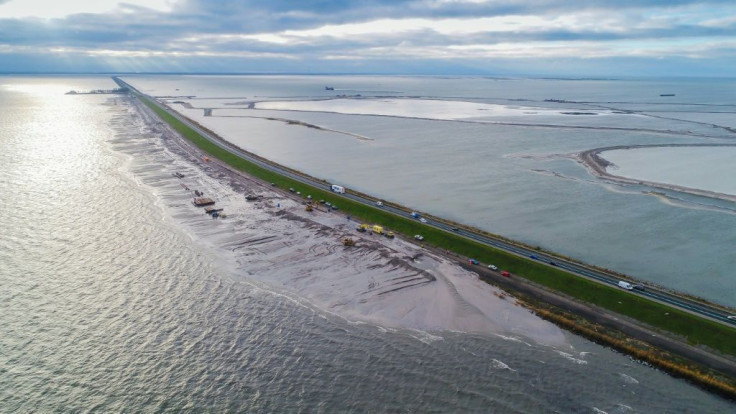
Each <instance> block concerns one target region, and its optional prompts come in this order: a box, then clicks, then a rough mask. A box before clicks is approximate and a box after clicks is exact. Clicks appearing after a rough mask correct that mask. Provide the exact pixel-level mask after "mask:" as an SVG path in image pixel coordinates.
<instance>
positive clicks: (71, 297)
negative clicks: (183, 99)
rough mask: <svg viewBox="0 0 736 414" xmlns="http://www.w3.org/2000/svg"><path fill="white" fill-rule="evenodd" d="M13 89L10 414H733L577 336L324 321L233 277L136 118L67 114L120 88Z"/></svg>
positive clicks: (6, 285)
mask: <svg viewBox="0 0 736 414" xmlns="http://www.w3.org/2000/svg"><path fill="white" fill-rule="evenodd" d="M0 85H2V87H0V102H1V103H2V104H3V107H4V108H5V110H4V111H3V112H2V113H0V146H1V148H2V151H0V182H2V185H3V191H2V192H0V198H1V199H2V205H3V207H4V208H3V209H0V228H2V233H1V234H0V247H2V248H0V264H1V266H0V284H1V285H2V286H3V289H1V290H0V411H1V412H93V411H94V412H202V411H207V412H223V411H229V412H346V411H347V412H350V411H353V412H385V411H413V412H457V411H474V412H519V413H532V412H565V413H568V412H584V413H585V412H595V410H596V409H597V410H602V411H605V412H608V413H625V412H723V413H725V412H732V410H733V408H734V406H733V405H732V404H730V403H728V402H726V401H724V400H721V399H719V398H717V397H713V396H711V395H709V394H707V393H704V392H702V391H700V390H698V389H696V388H694V387H692V386H690V385H688V384H687V383H685V382H683V381H679V380H676V379H673V378H670V377H668V376H666V375H663V374H662V373H660V372H658V371H656V370H653V369H651V368H648V367H645V366H642V365H640V364H638V363H636V362H633V361H631V360H630V359H629V358H627V357H624V356H621V355H619V354H617V353H615V352H611V351H610V350H607V349H605V348H602V347H599V346H597V345H595V344H592V343H589V342H587V341H584V340H582V339H579V338H576V337H574V336H569V338H568V339H569V341H570V342H571V344H572V346H573V347H572V348H565V349H558V348H554V347H547V346H541V345H535V344H533V343H528V342H526V341H524V340H523V339H518V338H509V337H501V336H496V335H480V334H463V333H457V332H454V333H453V332H432V333H431V334H430V333H422V332H417V331H412V330H401V329H385V328H383V327H381V326H376V325H371V324H365V323H351V322H348V321H346V320H344V319H342V318H340V317H339V315H333V314H330V313H326V312H323V311H320V310H318V309H316V308H315V307H314V306H311V304H310V303H309V302H308V301H305V300H303V299H302V298H299V297H295V296H294V295H291V294H289V293H288V292H284V291H282V290H280V289H278V288H277V287H275V286H271V285H269V284H268V283H265V282H263V281H258V280H255V279H254V278H252V277H250V276H249V275H247V274H241V273H238V272H236V271H234V270H233V269H234V268H233V267H232V263H230V261H229V260H228V259H227V256H226V255H224V254H223V253H222V252H220V251H218V249H217V248H216V246H211V245H209V244H207V243H206V242H203V241H202V240H201V239H200V237H198V236H197V231H192V228H193V226H196V225H197V222H195V221H192V220H191V219H189V218H188V217H186V216H180V215H177V214H175V212H176V211H177V210H176V208H177V204H176V202H172V199H171V198H167V197H165V195H162V193H165V191H166V186H165V185H164V184H163V183H164V182H165V179H166V178H167V177H168V178H169V179H170V178H171V174H170V173H171V169H170V168H171V166H172V165H175V166H177V168H180V167H181V168H188V171H196V167H195V166H192V165H189V164H188V162H187V160H185V159H181V158H179V157H177V156H176V155H175V154H172V153H170V152H168V151H167V150H166V149H165V147H164V146H162V145H161V142H160V140H159V139H158V136H159V135H158V134H156V133H155V132H152V131H151V130H150V129H148V128H147V127H146V126H145V125H143V124H142V121H141V119H140V117H138V116H136V115H135V113H134V112H133V111H132V109H131V107H130V106H129V105H128V104H127V103H126V102H125V101H123V100H120V99H110V98H109V97H105V96H74V97H71V96H64V95H62V94H63V92H64V91H66V90H68V89H72V88H74V89H84V88H94V87H109V86H111V83H110V81H109V80H108V79H105V78H91V79H86V78H32V77H31V78H9V77H5V78H0ZM200 174H201V173H200ZM198 179H200V180H202V181H203V182H204V181H207V180H209V181H208V182H213V183H214V182H216V180H215V178H211V177H207V176H205V175H204V174H202V175H201V176H200V177H199V178H198ZM213 185H214V184H213ZM226 187H227V186H225V185H223V188H226ZM222 191H225V190H222Z"/></svg>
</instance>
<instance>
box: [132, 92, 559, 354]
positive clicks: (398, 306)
mask: <svg viewBox="0 0 736 414" xmlns="http://www.w3.org/2000/svg"><path fill="white" fill-rule="evenodd" d="M131 105H132V106H134V108H135V109H136V110H137V112H138V113H139V114H142V118H144V120H145V122H146V123H147V124H148V125H149V126H150V125H155V122H156V121H155V120H154V119H155V118H154V117H155V116H156V115H155V114H154V113H153V111H151V110H150V109H149V108H148V107H146V106H145V105H143V104H142V103H141V102H140V101H138V100H134V101H132V104H131ZM149 111H150V112H149ZM151 120H154V121H153V122H154V124H151ZM156 129H157V132H158V133H159V134H163V135H164V137H163V138H162V139H163V146H164V147H165V148H167V149H168V150H169V151H171V152H173V153H176V154H178V155H179V156H181V157H182V158H184V159H185V160H186V161H187V162H189V163H191V164H192V165H194V166H195V167H196V168H198V169H200V170H202V171H203V172H204V174H205V175H206V176H208V177H210V178H211V179H213V180H215V181H217V182H220V183H221V184H222V185H223V186H225V187H228V188H229V189H230V191H229V193H234V194H235V197H234V199H235V202H234V203H233V194H229V195H228V197H229V198H230V199H231V200H230V201H229V202H228V201H227V200H225V199H218V200H217V201H216V202H217V204H216V205H217V206H218V207H224V208H225V211H224V212H225V213H227V218H225V219H224V220H217V221H213V220H211V219H209V217H206V218H203V219H201V220H203V222H202V223H201V225H204V226H205V228H208V227H210V226H212V225H218V226H229V225H230V224H229V223H238V224H237V225H238V226H239V225H240V223H243V222H246V223H247V222H249V221H252V220H256V221H257V222H258V223H259V224H258V225H257V226H248V225H245V228H244V229H242V230H237V231H236V233H237V234H238V236H237V237H235V238H234V240H227V241H225V242H224V243H223V244H221V246H227V247H226V250H229V249H233V250H239V251H240V250H246V249H249V248H251V246H253V247H256V246H257V247H256V252H255V253H254V252H250V253H249V254H248V256H247V258H248V263H247V264H245V265H244V266H245V267H244V270H243V269H240V270H238V272H239V273H240V272H243V271H245V272H247V274H248V275H249V276H248V277H249V278H251V279H253V280H257V281H260V282H264V283H266V284H269V285H272V286H277V287H278V288H277V289H278V290H281V289H282V288H283V289H285V291H286V292H289V294H294V295H296V296H297V297H299V298H301V299H304V300H306V301H307V302H309V303H310V304H312V306H315V307H317V308H319V309H321V310H323V311H325V312H328V313H333V314H335V315H337V316H339V317H341V318H345V319H347V320H351V321H361V322H364V323H373V324H377V325H379V326H384V327H388V328H401V329H410V330H419V331H426V332H428V334H430V335H431V332H450V331H461V332H474V333H481V334H488V335H498V334H501V335H520V336H521V337H523V338H525V340H531V341H533V342H536V343H539V344H542V345H545V346H552V347H560V348H561V349H565V348H566V347H568V346H569V344H568V343H567V340H566V339H564V334H563V333H562V330H560V329H559V328H558V327H557V326H556V325H554V324H552V323H550V322H549V321H546V320H543V318H539V317H538V316H535V315H534V313H533V312H530V311H529V310H528V309H526V308H524V307H523V306H520V305H519V304H517V303H515V301H514V300H513V299H512V298H510V297H507V296H506V295H505V294H504V292H503V290H501V289H499V288H498V287H495V286H491V285H488V284H486V283H484V282H483V281H482V280H480V279H479V278H477V277H472V276H473V275H472V273H470V272H468V271H466V270H465V269H462V267H461V266H459V265H458V264H457V259H456V258H452V257H449V258H448V257H444V256H441V255H439V254H437V253H438V252H437V251H434V250H432V249H429V248H426V247H424V246H420V245H417V244H414V243H412V242H411V241H409V240H405V239H403V238H402V237H401V236H397V237H396V238H395V239H388V238H386V237H383V236H379V235H372V234H370V233H363V234H361V233H358V232H357V231H356V230H355V228H356V226H357V225H358V224H360V222H356V221H354V220H346V216H345V215H344V214H343V213H341V212H340V211H336V212H329V211H327V209H325V208H324V207H323V206H322V205H319V204H317V205H316V206H315V207H314V210H313V211H312V212H306V211H305V205H304V202H305V200H304V199H303V198H302V197H300V196H298V195H296V194H295V193H291V192H289V191H287V190H286V189H284V188H280V187H273V186H271V185H270V184H269V183H268V182H263V181H262V180H260V179H258V178H255V177H252V176H250V175H248V174H247V173H244V172H242V171H238V170H236V169H233V168H232V167H230V166H228V165H227V164H225V163H222V162H220V161H219V160H217V159H215V158H211V159H210V161H203V159H204V157H205V156H206V153H204V152H203V151H201V150H200V149H199V148H196V147H195V146H194V145H193V144H191V143H190V142H189V141H188V140H186V139H184V138H183V137H181V136H180V135H179V134H178V133H176V132H175V131H173V130H172V129H170V128H168V127H167V126H166V125H165V124H164V125H161V126H157V127H156ZM162 129H163V131H162ZM164 175H165V176H168V174H164ZM187 179H188V177H187V176H185V177H184V178H181V179H179V180H178V181H181V184H182V185H185V184H186V186H187V187H189V188H190V190H191V189H193V187H191V183H189V182H187ZM187 191H189V190H187ZM211 192H212V191H207V194H210V193H211ZM250 193H256V194H259V195H262V196H263V197H262V198H259V201H252V202H246V201H245V198H244V197H243V194H250ZM305 195H306V194H305ZM216 198H217V197H216ZM223 198H224V197H223ZM186 209H187V210H191V206H189V204H187V205H186ZM242 209H247V213H243V212H241V211H238V210H242ZM198 210H200V209H198ZM178 214H180V213H178ZM197 216H198V217H202V216H204V215H200V214H197ZM233 225H236V224H233ZM285 235H288V237H286V236H285ZM197 237H198V238H199V236H197ZM203 237H206V236H203ZM344 237H351V238H353V239H354V240H355V246H354V247H349V248H348V247H344V246H343V245H342V243H341V240H342V239H343V238H344ZM215 244H217V243H215ZM346 267H347V268H349V269H350V272H346V271H345V270H342V269H345V268H346ZM427 298H431V300H426V299H427ZM499 314H503V315H506V319H504V320H500V319H499V318H497V316H496V315H499Z"/></svg>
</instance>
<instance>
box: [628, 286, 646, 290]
mask: <svg viewBox="0 0 736 414" xmlns="http://www.w3.org/2000/svg"><path fill="white" fill-rule="evenodd" d="M631 287H632V288H634V289H636V290H642V291H643V290H644V285H633V286H631Z"/></svg>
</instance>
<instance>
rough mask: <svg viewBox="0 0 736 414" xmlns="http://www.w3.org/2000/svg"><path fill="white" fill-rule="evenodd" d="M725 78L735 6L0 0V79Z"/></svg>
mask: <svg viewBox="0 0 736 414" xmlns="http://www.w3.org/2000/svg"><path fill="white" fill-rule="evenodd" d="M8 72H10V73H18V72H32V73H57V72H118V73H131V72H143V73H150V72H167V73H172V72H173V73H376V74H426V75H488V76H549V77H556V76H559V77H614V78H615V77H630V76H643V77H652V76H654V77H676V76H704V77H732V76H736V1H734V0H727V1H719V0H712V1H702V0H701V1H691V0H618V1H613V0H585V1H582V0H565V1H563V0H503V1H501V0H363V1H357V0H239V1H235V0H209V1H205V0H127V1H118V0H63V1H59V0H0V73H8Z"/></svg>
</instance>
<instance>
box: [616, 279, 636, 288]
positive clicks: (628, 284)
mask: <svg viewBox="0 0 736 414" xmlns="http://www.w3.org/2000/svg"><path fill="white" fill-rule="evenodd" d="M618 287H620V288H622V289H626V290H634V285H632V284H631V283H629V282H624V281H623V280H619V282H618Z"/></svg>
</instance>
